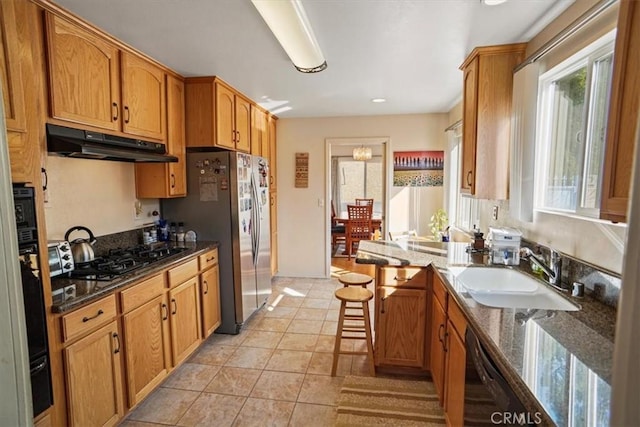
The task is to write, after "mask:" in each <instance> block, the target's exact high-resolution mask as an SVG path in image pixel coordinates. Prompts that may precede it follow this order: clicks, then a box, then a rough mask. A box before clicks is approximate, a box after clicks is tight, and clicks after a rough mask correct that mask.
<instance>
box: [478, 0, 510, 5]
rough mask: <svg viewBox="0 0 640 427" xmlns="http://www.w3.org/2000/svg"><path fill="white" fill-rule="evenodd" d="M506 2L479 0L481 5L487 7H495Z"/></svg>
mask: <svg viewBox="0 0 640 427" xmlns="http://www.w3.org/2000/svg"><path fill="white" fill-rule="evenodd" d="M506 1H507V0H480V2H481V3H484V4H486V5H487V6H497V5H499V4H502V3H504V2H506Z"/></svg>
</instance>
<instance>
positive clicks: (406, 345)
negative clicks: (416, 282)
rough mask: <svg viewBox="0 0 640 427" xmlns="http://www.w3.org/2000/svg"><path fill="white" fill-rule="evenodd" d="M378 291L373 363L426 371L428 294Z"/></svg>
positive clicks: (419, 291) (408, 290) (397, 290)
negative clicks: (374, 358)
mask: <svg viewBox="0 0 640 427" xmlns="http://www.w3.org/2000/svg"><path fill="white" fill-rule="evenodd" d="M377 291H378V292H377V295H378V298H380V301H379V304H378V313H377V314H378V321H377V326H378V327H377V328H376V363H377V364H378V365H395V366H412V367H417V368H426V358H425V324H426V311H427V291H425V290H422V289H398V288H393V287H387V286H381V287H378V288H377Z"/></svg>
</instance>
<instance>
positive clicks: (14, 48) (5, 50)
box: [0, 0, 26, 132]
mask: <svg viewBox="0 0 640 427" xmlns="http://www.w3.org/2000/svg"><path fill="white" fill-rule="evenodd" d="M20 68H21V67H20V44H19V40H18V31H17V28H16V14H15V8H14V2H13V0H11V1H2V2H0V83H1V84H2V97H3V101H4V116H5V124H6V126H7V130H8V131H16V132H24V131H25V130H26V117H25V111H24V92H23V89H22V75H21V69H20Z"/></svg>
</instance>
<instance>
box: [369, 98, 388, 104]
mask: <svg viewBox="0 0 640 427" xmlns="http://www.w3.org/2000/svg"><path fill="white" fill-rule="evenodd" d="M371 102H375V103H376V104H379V103H381V102H387V100H386V99H384V98H373V99H372V100H371Z"/></svg>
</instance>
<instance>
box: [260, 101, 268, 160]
mask: <svg viewBox="0 0 640 427" xmlns="http://www.w3.org/2000/svg"><path fill="white" fill-rule="evenodd" d="M258 122H259V124H260V153H261V154H260V155H261V156H262V157H266V158H267V159H269V163H271V152H270V150H269V149H270V147H269V129H268V128H267V113H265V112H264V111H260V113H259V114H258Z"/></svg>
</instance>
